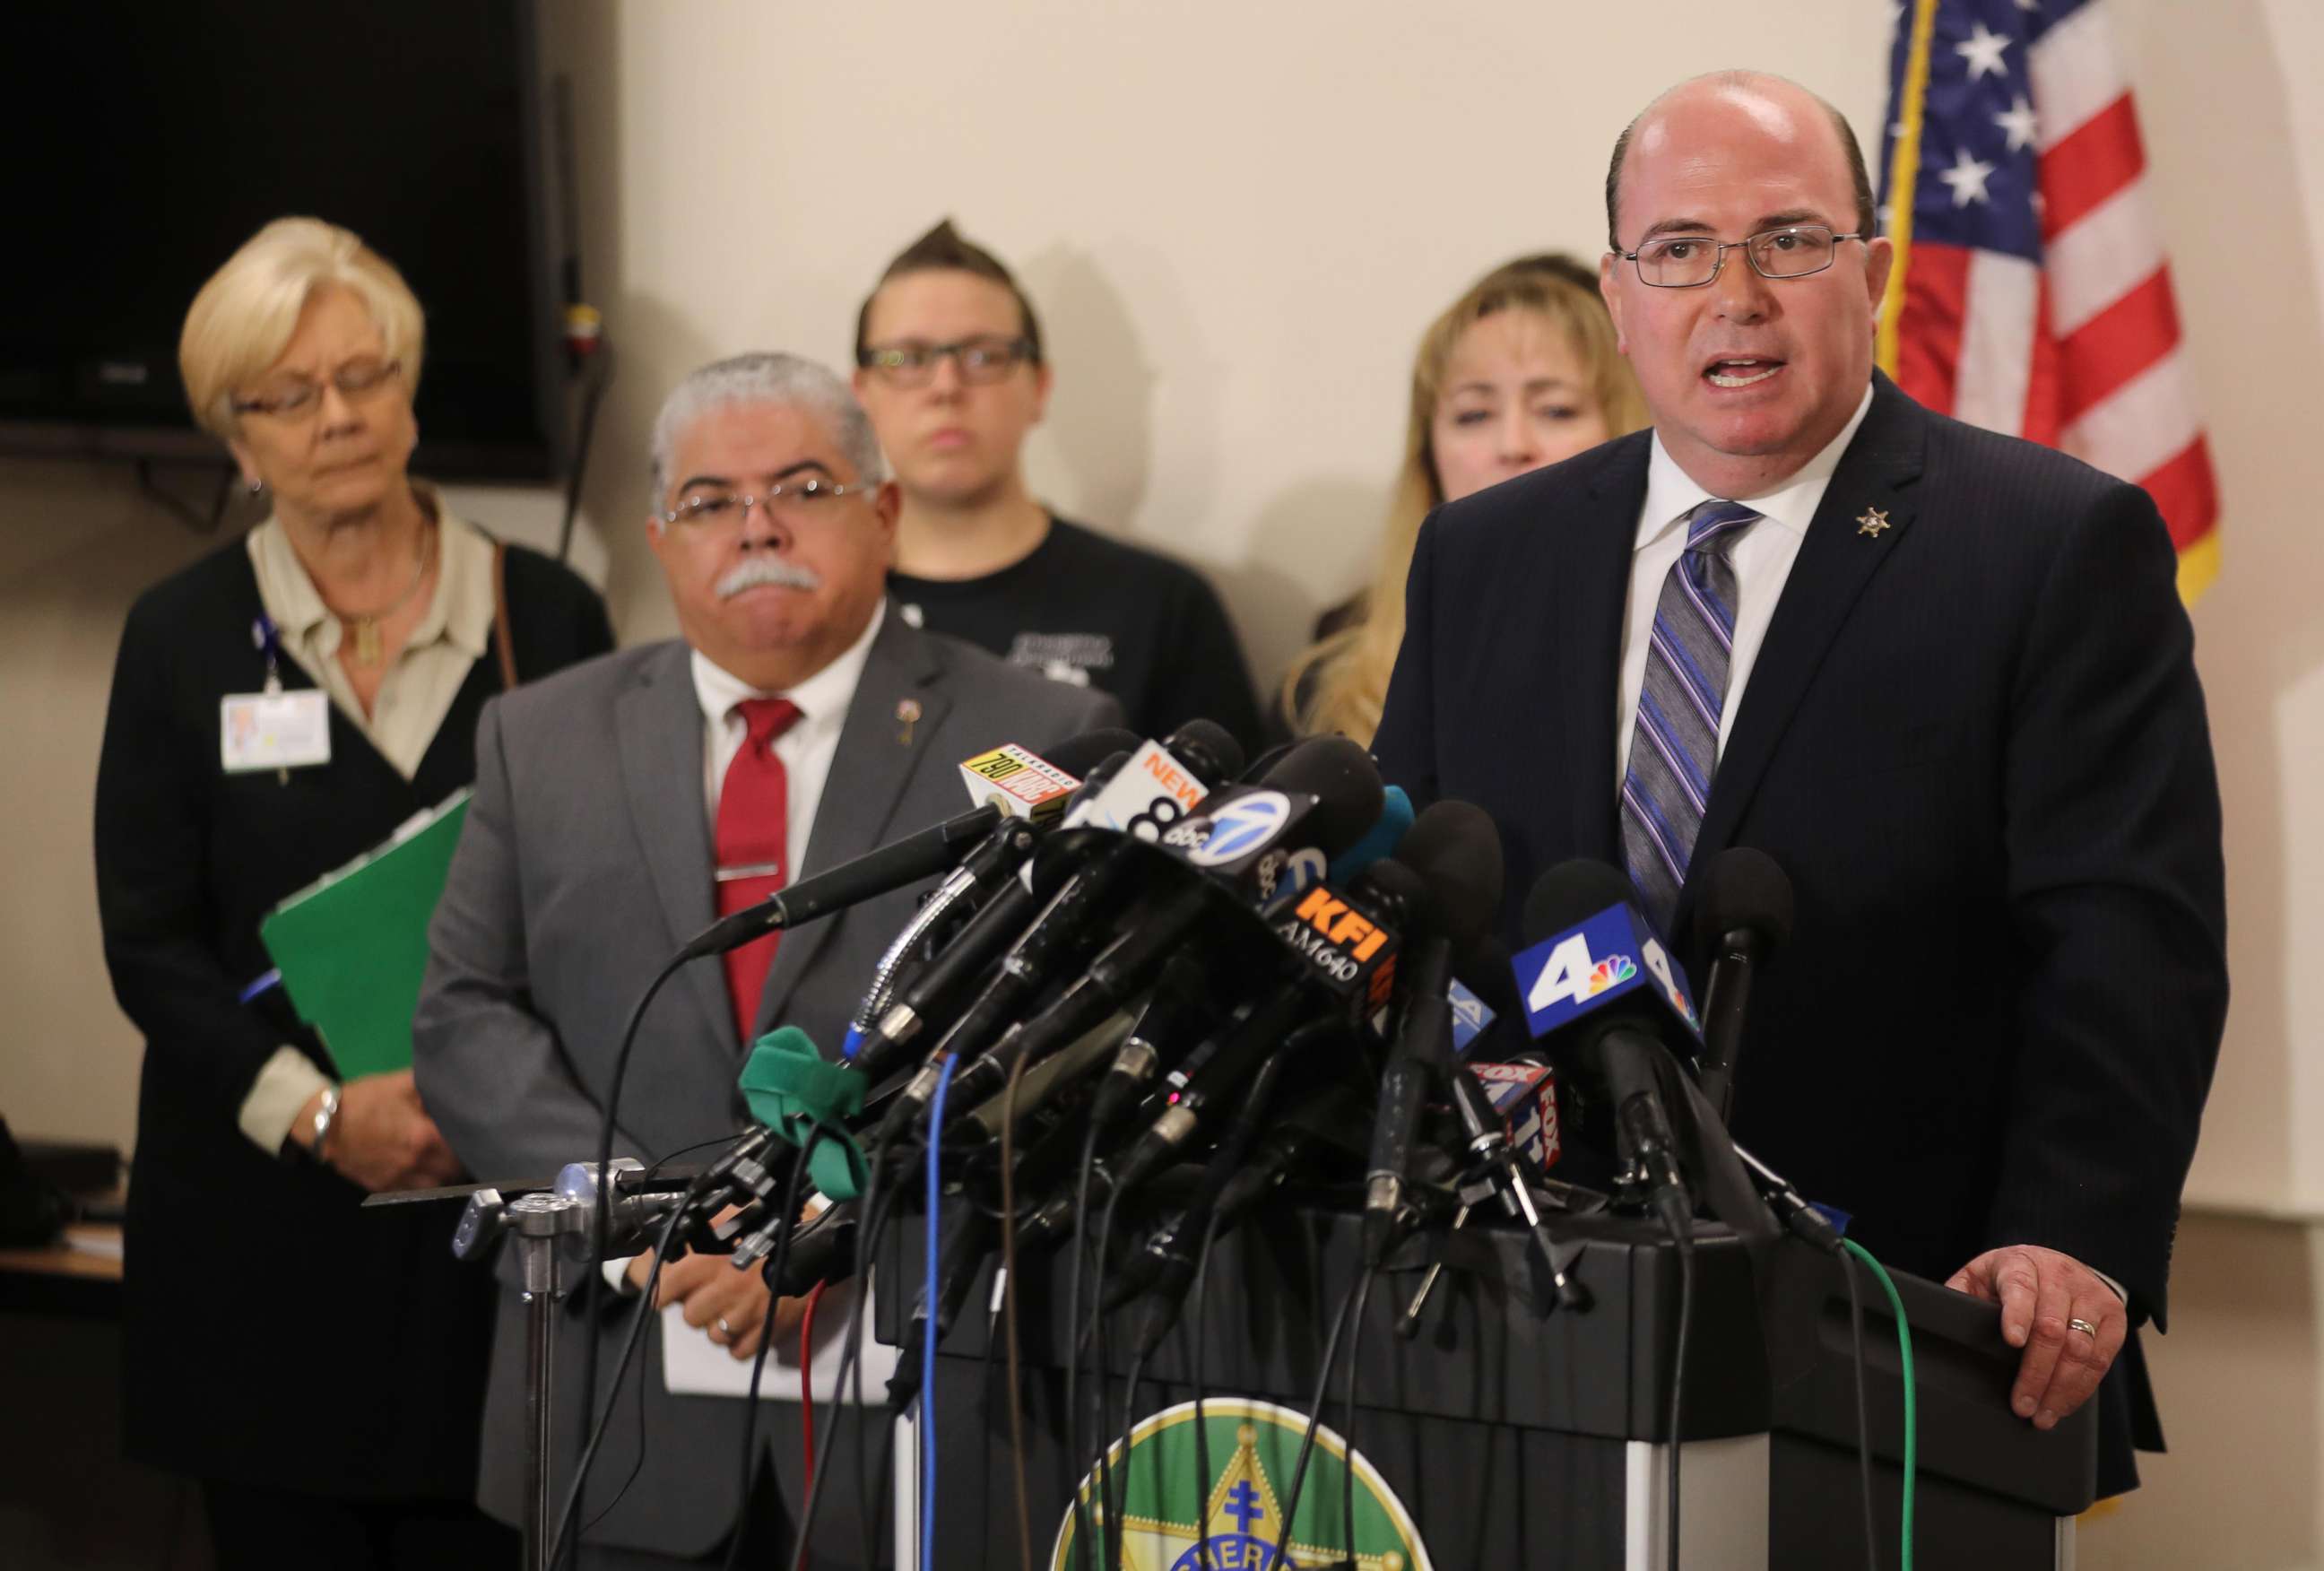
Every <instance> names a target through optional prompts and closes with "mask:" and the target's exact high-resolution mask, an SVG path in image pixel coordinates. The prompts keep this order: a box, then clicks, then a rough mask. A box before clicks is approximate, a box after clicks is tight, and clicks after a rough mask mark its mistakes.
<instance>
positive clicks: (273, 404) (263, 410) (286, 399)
mask: <svg viewBox="0 0 2324 1571" xmlns="http://www.w3.org/2000/svg"><path fill="white" fill-rule="evenodd" d="M401 369H402V364H401V362H400V361H395V360H350V361H348V362H347V363H346V365H342V366H340V367H339V368H338V369H337V371H334V372H332V373H331V374H330V377H329V379H328V380H329V383H330V385H332V386H333V387H336V388H337V389H338V390H339V396H340V397H341V398H344V399H346V401H347V402H349V403H359V402H363V401H364V399H366V398H369V397H370V396H371V395H372V394H374V393H377V392H379V391H380V389H382V388H383V387H385V386H386V385H387V384H388V383H389V382H390V381H392V379H393V378H394V376H395V374H396V373H397V372H398V371H400V370H401ZM322 402H323V384H322V383H319V382H309V381H308V380H306V379H305V378H304V377H300V379H298V380H297V381H293V382H281V383H277V384H275V385H274V386H272V387H270V388H268V389H267V390H266V391H265V392H263V393H260V394H258V395H257V396H256V397H254V398H237V399H235V400H234V401H233V408H234V412H235V413H236V414H271V415H272V416H274V417H275V418H276V419H277V420H304V419H306V418H307V417H308V416H309V415H310V414H313V413H314V412H315V411H316V410H318V409H319V408H321V407H322Z"/></svg>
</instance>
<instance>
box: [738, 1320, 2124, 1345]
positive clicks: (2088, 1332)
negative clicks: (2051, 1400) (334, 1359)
mask: <svg viewBox="0 0 2324 1571" xmlns="http://www.w3.org/2000/svg"><path fill="white" fill-rule="evenodd" d="M718 1323H719V1324H720V1325H721V1326H724V1324H726V1322H725V1321H724V1320H721V1321H719V1322H718ZM2066 1329H2067V1330H2069V1331H2079V1332H2080V1333H2081V1334H2082V1335H2085V1336H2087V1337H2089V1339H2090V1340H2091V1341H2093V1342H2095V1341H2097V1340H2098V1327H2097V1326H2093V1325H2091V1324H2090V1323H2089V1321H2088V1320H2069V1321H2067V1322H2066Z"/></svg>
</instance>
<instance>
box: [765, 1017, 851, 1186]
mask: <svg viewBox="0 0 2324 1571" xmlns="http://www.w3.org/2000/svg"><path fill="white" fill-rule="evenodd" d="M742 1100H743V1101H745V1102H747V1103H749V1104H750V1105H751V1116H752V1117H753V1118H755V1119H757V1120H758V1121H759V1122H760V1123H763V1124H765V1125H766V1126H767V1127H768V1128H769V1129H771V1130H773V1131H774V1132H776V1133H777V1134H779V1135H780V1136H781V1137H782V1138H783V1139H785V1140H787V1141H789V1142H790V1143H791V1144H792V1145H795V1146H796V1145H801V1144H804V1143H805V1142H806V1141H807V1138H808V1135H809V1132H810V1131H813V1130H816V1129H820V1130H822V1131H823V1138H822V1139H821V1140H819V1141H816V1143H815V1149H814V1151H812V1152H810V1153H809V1154H808V1157H807V1176H808V1177H809V1178H813V1179H814V1180H815V1187H816V1188H818V1189H820V1190H822V1191H823V1193H824V1194H825V1195H826V1196H828V1197H831V1198H832V1199H834V1200H853V1199H854V1198H856V1197H858V1196H860V1195H862V1193H863V1183H864V1179H865V1178H866V1177H867V1176H868V1174H867V1169H866V1168H865V1165H864V1161H863V1151H862V1147H860V1146H858V1145H857V1144H856V1143H855V1137H854V1136H853V1135H852V1134H850V1133H848V1132H847V1130H846V1128H845V1126H844V1125H843V1124H842V1123H840V1122H839V1121H840V1120H841V1119H843V1118H852V1117H853V1116H854V1115H855V1114H859V1113H861V1112H862V1111H863V1077H862V1076H861V1075H859V1074H857V1073H856V1072H855V1071H854V1070H853V1068H851V1067H848V1066H847V1065H845V1064H835V1063H833V1062H831V1061H830V1060H829V1059H827V1058H825V1057H824V1056H823V1055H822V1054H821V1053H819V1052H817V1051H816V1046H815V1041H814V1040H813V1039H812V1038H810V1037H809V1036H808V1035H807V1032H805V1031H803V1030H799V1029H798V1027H797V1026H795V1025H787V1026H785V1027H783V1028H782V1029H781V1030H776V1031H770V1032H768V1033H767V1034H766V1035H765V1036H763V1037H761V1038H760V1039H759V1045H758V1046H757V1047H754V1048H752V1049H751V1056H750V1057H749V1058H746V1059H744V1060H743V1063H742Z"/></svg>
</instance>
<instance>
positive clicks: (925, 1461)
mask: <svg viewBox="0 0 2324 1571" xmlns="http://www.w3.org/2000/svg"><path fill="white" fill-rule="evenodd" d="M958 1067H960V1055H959V1054H957V1053H955V1054H954V1055H953V1056H952V1057H951V1058H946V1059H945V1064H944V1068H943V1070H942V1072H941V1073H939V1074H938V1075H937V1076H936V1097H935V1099H934V1100H933V1101H932V1102H930V1103H929V1104H928V1149H927V1156H926V1157H925V1158H924V1159H923V1160H922V1161H921V1163H920V1166H921V1167H922V1168H924V1169H927V1183H928V1187H927V1203H928V1217H927V1222H928V1225H927V1235H928V1247H927V1255H928V1264H927V1275H926V1276H924V1277H922V1278H921V1279H920V1292H921V1294H922V1295H923V1296H924V1297H925V1298H927V1301H928V1332H927V1335H925V1336H923V1337H921V1338H920V1428H921V1431H922V1433H923V1436H924V1438H923V1439H922V1441H921V1445H920V1494H921V1499H920V1565H921V1566H922V1568H923V1571H926V1568H927V1567H928V1566H934V1565H935V1564H936V1288H937V1285H938V1284H937V1281H936V1264H937V1258H936V1234H937V1228H936V1221H937V1215H936V1214H937V1208H938V1206H939V1204H940V1202H941V1201H942V1200H943V1198H944V1162H943V1160H942V1157H943V1153H942V1152H941V1151H938V1150H937V1149H936V1132H937V1131H939V1130H941V1129H943V1128H944V1114H945V1095H946V1094H948V1093H949V1092H950V1091H951V1090H952V1075H953V1071H954V1069H956V1068H958ZM730 1571H731V1568H730Z"/></svg>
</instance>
